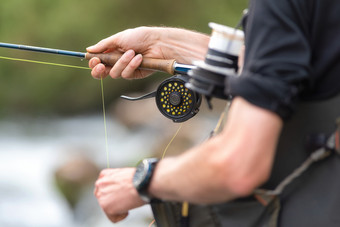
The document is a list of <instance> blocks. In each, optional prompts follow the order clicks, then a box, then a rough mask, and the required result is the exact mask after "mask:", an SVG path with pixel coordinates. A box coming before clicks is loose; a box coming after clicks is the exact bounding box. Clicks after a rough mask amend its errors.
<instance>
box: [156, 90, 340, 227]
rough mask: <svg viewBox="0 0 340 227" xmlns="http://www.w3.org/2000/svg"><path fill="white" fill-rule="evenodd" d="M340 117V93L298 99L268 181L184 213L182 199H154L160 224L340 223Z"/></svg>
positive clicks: (281, 226) (278, 226)
mask: <svg viewBox="0 0 340 227" xmlns="http://www.w3.org/2000/svg"><path fill="white" fill-rule="evenodd" d="M339 117H340V95H337V96H336V97H334V98H331V99H328V100H325V101H313V102H302V103H300V104H299V106H298V107H297V111H296V113H295V115H294V116H293V117H292V118H291V119H290V120H288V121H286V122H285V124H284V127H283V130H282V133H281V135H280V139H279V143H278V147H277V151H276V156H275V161H274V165H273V169H272V173H271V177H270V179H269V180H268V181H267V183H265V184H264V185H262V186H261V187H259V188H258V189H257V190H255V191H254V193H253V194H252V195H250V196H249V197H246V198H240V199H236V200H233V201H230V202H226V203H221V204H214V205H194V204H190V205H189V213H188V217H186V218H183V217H182V215H181V207H182V205H181V203H175V202H160V201H158V202H155V203H153V204H151V207H152V210H153V212H154V215H155V220H156V223H157V226H158V227H259V226H261V227H295V226H296V227H304V226H308V227H313V226H315V227H317V226H327V227H333V226H340V215H339V214H338V213H339V210H340V155H338V154H340V152H339V131H340V120H339ZM337 118H338V121H337V123H336V119H337Z"/></svg>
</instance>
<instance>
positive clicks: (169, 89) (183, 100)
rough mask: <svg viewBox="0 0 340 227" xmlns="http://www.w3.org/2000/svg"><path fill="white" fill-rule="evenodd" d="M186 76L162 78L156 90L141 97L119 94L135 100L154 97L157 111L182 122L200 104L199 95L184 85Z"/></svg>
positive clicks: (195, 112) (124, 97)
mask: <svg viewBox="0 0 340 227" xmlns="http://www.w3.org/2000/svg"><path fill="white" fill-rule="evenodd" d="M186 83H188V76H183V75H179V76H173V77H170V78H169V79H166V80H164V81H163V82H162V83H161V84H160V85H159V86H158V88H157V90H156V91H154V92H151V93H149V94H146V95H143V96H141V97H137V98H133V97H128V96H121V98H123V99H127V100H130V101H137V100H142V99H147V98H152V97H155V101H156V105H157V107H158V109H159V111H160V112H161V113H162V114H163V115H164V116H165V117H167V118H169V119H171V120H172V121H173V122H184V121H187V120H189V119H190V118H192V117H193V116H195V115H196V114H197V113H198V111H199V107H200V105H201V100H202V98H201V95H200V94H198V93H196V92H195V91H193V90H191V89H188V88H187V87H185V84H186Z"/></svg>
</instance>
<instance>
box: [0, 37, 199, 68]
mask: <svg viewBox="0 0 340 227" xmlns="http://www.w3.org/2000/svg"><path fill="white" fill-rule="evenodd" d="M0 47H2V48H10V49H18V50H25V51H34V52H41V53H49V54H57V55H66V56H72V57H79V58H83V59H87V60H90V59H91V58H94V57H97V58H99V59H100V60H101V62H102V63H103V64H105V65H109V66H113V65H114V64H115V63H116V62H117V61H118V60H119V58H120V57H121V56H122V55H121V54H117V53H82V52H75V51H68V50H60V49H51V48H44V47H36V46H26V45H18V44H11V43H0ZM194 67H195V66H193V65H187V64H181V63H177V62H176V60H175V59H169V60H164V59H154V58H143V61H142V63H141V65H140V68H143V69H151V70H155V71H161V72H166V73H169V74H171V75H174V74H182V75H183V74H185V75H186V74H187V72H188V71H189V70H190V69H193V68H194Z"/></svg>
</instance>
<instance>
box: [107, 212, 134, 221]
mask: <svg viewBox="0 0 340 227" xmlns="http://www.w3.org/2000/svg"><path fill="white" fill-rule="evenodd" d="M128 215H129V213H125V214H118V215H114V216H109V219H110V220H111V221H112V222H113V223H117V222H120V221H122V220H124V219H125V218H126V217H127V216H128Z"/></svg>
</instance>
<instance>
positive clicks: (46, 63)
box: [0, 56, 91, 70]
mask: <svg viewBox="0 0 340 227" xmlns="http://www.w3.org/2000/svg"><path fill="white" fill-rule="evenodd" d="M0 59H4V60H10V61H21V62H29V63H35V64H43V65H53V66H60V67H66V68H75V69H87V70H90V69H91V68H89V67H82V66H75V65H65V64H58V63H52V62H44V61H34V60H28V59H21V58H10V57H4V56H0Z"/></svg>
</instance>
